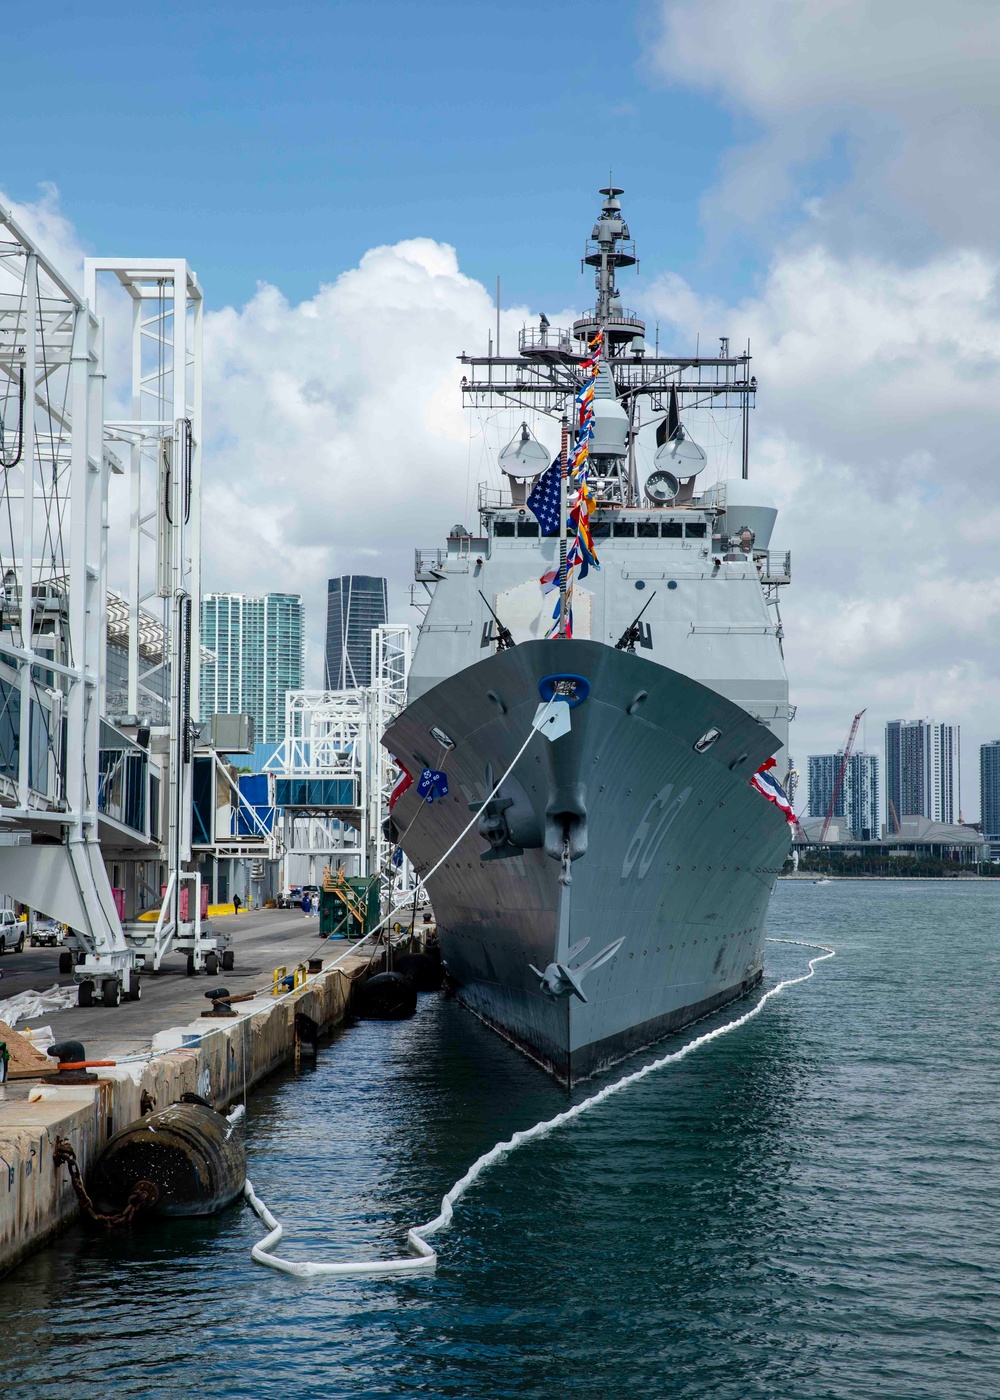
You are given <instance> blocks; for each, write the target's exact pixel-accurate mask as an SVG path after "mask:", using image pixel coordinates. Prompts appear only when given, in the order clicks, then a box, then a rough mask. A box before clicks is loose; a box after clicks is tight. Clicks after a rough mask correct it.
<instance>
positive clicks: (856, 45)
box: [651, 0, 1000, 249]
mask: <svg viewBox="0 0 1000 1400" xmlns="http://www.w3.org/2000/svg"><path fill="white" fill-rule="evenodd" d="M998 59H1000V10H998V8H997V6H996V5H995V4H993V3H990V0H954V3H952V4H950V5H948V6H946V7H942V6H940V5H937V4H935V3H932V0H755V2H754V4H753V5H750V6H741V7H737V8H734V6H733V5H732V4H731V3H730V0H665V2H664V3H663V6H662V31H661V34H660V37H659V42H658V43H657V44H656V46H655V49H654V52H653V54H652V55H651V62H652V65H653V67H654V68H655V69H656V70H658V71H659V72H660V73H661V74H662V75H664V76H665V77H666V78H667V79H668V80H669V81H670V82H672V83H675V84H679V85H683V86H690V87H697V88H699V89H701V90H704V91H708V92H709V93H711V94H713V95H717V96H718V97H719V98H720V99H721V100H722V101H723V103H725V104H726V105H728V106H729V107H730V108H732V109H733V110H734V111H735V112H736V113H738V114H739V116H740V117H741V118H743V119H745V118H746V117H750V118H751V120H752V122H753V123H754V124H755V125H756V127H757V129H758V132H759V137H758V138H757V139H755V140H753V141H751V142H750V143H749V144H747V145H745V146H743V147H741V148H739V149H737V150H734V151H731V152H730V153H728V155H727V157H726V158H725V160H724V162H723V179H722V181H721V183H720V185H719V186H718V187H717V188H716V189H715V190H714V191H713V192H712V194H711V195H710V196H709V199H708V200H707V202H706V209H707V211H708V212H709V214H710V216H711V217H712V218H713V219H714V220H719V221H722V222H724V223H725V224H727V225H731V223H732V222H733V221H734V220H737V221H746V222H750V223H755V222H758V221H764V223H765V225H766V224H767V222H768V220H769V219H770V218H771V217H773V215H774V214H775V211H776V208H777V207H779V206H782V205H785V204H786V203H787V202H788V201H793V202H794V201H799V202H800V204H801V205H802V206H803V207H805V205H806V196H805V192H804V190H805V187H804V185H803V183H802V180H801V178H800V177H801V176H802V175H803V174H804V172H805V170H806V169H807V168H808V167H809V166H810V165H811V164H813V163H815V162H817V161H821V160H824V159H826V158H828V157H829V155H830V153H831V149H833V150H834V151H835V150H836V146H835V144H834V143H836V142H837V141H838V140H841V139H843V140H846V142H847V158H848V160H849V162H850V167H851V168H850V172H849V175H848V176H847V178H846V181H845V183H844V185H843V187H842V188H841V189H839V190H837V189H836V188H834V189H832V190H831V191H830V192H828V194H827V195H826V197H825V198H821V199H819V200H818V201H817V200H814V201H811V202H809V204H808V210H807V212H809V213H811V214H812V215H813V216H814V217H816V218H819V219H820V220H821V221H822V222H823V224H824V226H825V227H826V228H827V230H828V233H827V236H828V237H830V236H834V235H833V233H832V232H831V230H833V229H835V230H836V236H838V237H841V238H845V239H846V238H848V237H850V238H853V239H854V240H855V242H857V241H858V240H860V241H861V242H862V243H867V244H868V245H876V244H878V245H881V246H888V245H890V244H891V243H893V242H895V243H896V244H898V245H902V246H905V247H908V248H911V249H914V248H919V247H920V246H922V243H923V242H924V241H925V238H926V236H931V237H934V236H936V237H944V238H960V239H962V240H963V241H964V242H966V243H974V244H979V243H990V242H991V241H992V233H991V229H992V228H993V227H995V226H996V221H997V217H998V215H1000V191H998V190H997V186H996V182H995V181H994V180H992V179H991V178H990V175H989V172H990V171H991V169H994V168H995V166H996V161H997V156H998V154H1000V86H998V84H997V81H996V73H997V64H998ZM743 124H744V125H745V120H744V122H743ZM914 221H916V224H915V222H914Z"/></svg>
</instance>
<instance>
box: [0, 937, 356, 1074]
mask: <svg viewBox="0 0 1000 1400" xmlns="http://www.w3.org/2000/svg"><path fill="white" fill-rule="evenodd" d="M211 926H212V928H213V929H215V928H223V927H224V928H226V929H228V931H229V932H230V933H231V935H232V937H233V943H232V948H233V951H234V952H235V954H236V966H235V967H234V968H233V970H232V972H221V971H220V972H217V973H216V974H215V976H214V977H211V978H209V977H208V976H207V974H206V973H204V972H202V973H197V974H195V975H194V976H193V977H189V976H187V973H186V971H185V967H186V958H185V957H184V956H183V955H181V954H173V955H170V954H168V955H167V958H166V960H165V962H164V964H163V966H162V967H161V968H160V970H159V972H158V973H156V974H150V973H147V974H146V975H145V976H144V977H143V978H142V998H141V1000H139V1001H137V1002H136V1001H122V1003H121V1005H119V1006H109V1007H105V1006H103V1005H102V1004H101V1003H100V1002H96V1003H95V1004H94V1005H93V1006H90V1007H78V1006H73V1007H70V1008H69V1009H68V1010H66V1011H58V1012H49V1013H46V1014H44V1015H42V1016H38V1017H35V1018H34V1019H33V1020H31V1021H19V1022H18V1024H17V1026H16V1029H17V1030H19V1031H23V1030H24V1029H25V1027H29V1028H31V1027H34V1026H42V1025H45V1026H51V1027H52V1032H53V1034H54V1035H55V1038H56V1040H57V1041H60V1040H81V1041H82V1042H83V1044H84V1045H85V1046H86V1049H87V1057H88V1059H101V1060H104V1059H115V1058H117V1057H118V1056H123V1055H134V1054H137V1053H139V1052H141V1051H143V1050H148V1048H149V1045H150V1041H151V1040H152V1038H153V1036H154V1035H155V1034H156V1032H157V1031H162V1030H166V1029H167V1028H168V1027H170V1026H184V1025H187V1024H188V1023H189V1022H191V1021H194V1020H196V1019H197V1018H198V1017H200V1016H201V1013H202V1012H203V1011H207V1010H208V1009H209V1005H210V1003H209V1002H208V1001H207V1000H206V998H205V992H206V991H207V990H208V989H209V988H210V987H226V988H227V989H228V990H229V991H230V992H232V993H233V994H234V995H237V994H240V993H245V992H249V991H253V990H255V989H263V988H265V987H267V988H270V983H271V979H272V976H273V973H274V970H275V968H278V967H282V966H284V967H287V969H288V972H289V973H291V972H293V971H294V969H295V967H296V966H297V965H298V964H299V963H301V962H305V961H307V960H308V959H309V958H322V959H323V961H324V963H327V962H331V961H332V960H333V959H334V958H336V957H338V956H339V955H340V954H341V953H344V952H346V951H347V950H348V949H349V947H350V945H349V944H348V943H346V942H344V941H343V940H334V941H331V940H329V939H326V938H320V937H319V919H318V918H313V917H309V918H306V917H305V916H304V915H303V913H302V911H301V909H261V910H251V911H249V912H247V913H242V914H238V915H235V916H234V915H232V914H230V915H228V916H225V917H223V918H213V919H212V920H211ZM365 947H366V948H368V947H370V945H367V944H366V945H365ZM60 952H61V949H59V948H29V947H27V945H26V946H25V949H24V952H23V953H5V954H4V955H3V956H0V972H2V973H3V977H2V979H0V1002H3V1001H6V1000H7V998H8V997H12V996H16V995H17V994H18V993H19V992H24V991H28V990H29V989H35V990H37V991H46V990H48V988H49V987H51V986H52V985H53V984H54V983H59V985H60V986H73V985H74V982H73V977H72V974H69V973H67V974H66V975H64V976H60V974H59V954H60ZM237 1009H238V1008H237ZM0 1019H2V1018H0Z"/></svg>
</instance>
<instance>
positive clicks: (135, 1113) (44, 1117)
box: [0, 910, 380, 1273]
mask: <svg viewBox="0 0 1000 1400" xmlns="http://www.w3.org/2000/svg"><path fill="white" fill-rule="evenodd" d="M227 922H232V925H233V930H232V931H233V933H234V934H235V951H236V967H235V969H234V970H233V971H232V972H223V973H219V974H217V975H216V976H215V977H213V978H211V979H206V977H205V976H204V975H201V976H199V977H187V976H186V975H185V974H184V972H183V970H182V969H183V963H182V961H181V960H174V964H172V965H171V966H170V967H165V968H164V969H163V970H162V971H161V974H160V975H158V976H156V977H147V978H145V979H144V981H143V986H142V1000H141V1001H139V1002H124V1003H122V1005H121V1006H118V1007H113V1008H112V1007H108V1008H107V1009H105V1008H103V1007H101V1006H94V1007H90V1008H86V1009H84V1008H79V1007H73V1008H71V1009H69V1010H67V1011H62V1012H59V1013H57V1014H54V1015H51V1016H45V1017H42V1018H39V1019H38V1021H36V1022H30V1023H28V1024H29V1025H37V1024H47V1025H51V1027H52V1029H53V1032H54V1034H55V1037H56V1040H57V1041H59V1040H71V1039H72V1040H79V1041H82V1042H83V1044H84V1045H85V1047H86V1053H87V1058H88V1059H91V1060H94V1059H114V1060H119V1061H124V1060H126V1058H128V1059H129V1061H130V1062H129V1063H120V1064H119V1065H117V1066H116V1067H115V1068H110V1069H101V1070H95V1071H94V1073H95V1075H99V1076H100V1077H99V1078H97V1079H95V1082H94V1083H93V1084H92V1085H90V1084H85V1085H72V1086H71V1085H65V1086H59V1085H54V1084H52V1083H51V1081H50V1080H18V1081H14V1082H11V1083H8V1085H7V1087H6V1094H7V1096H6V1098H5V1099H4V1100H3V1101H0V1273H4V1272H6V1271H8V1270H9V1269H11V1268H13V1267H14V1265H16V1264H17V1263H18V1262H19V1261H20V1260H21V1259H23V1258H25V1257H26V1256H27V1255H28V1254H30V1253H31V1252H32V1251H33V1250H35V1249H38V1248H39V1247H40V1246H41V1245H42V1244H44V1243H45V1241H46V1240H47V1239H49V1238H50V1237H51V1236H52V1235H54V1234H55V1233H56V1232H57V1231H58V1230H60V1229H62V1227H63V1226H64V1225H66V1224H67V1223H68V1222H69V1221H70V1220H72V1219H73V1218H74V1217H75V1215H76V1214H77V1211H78V1205H77V1200H76V1196H75V1195H74V1193H73V1190H72V1187H71V1185H70V1181H69V1174H68V1172H67V1171H66V1169H65V1167H61V1166H60V1167H56V1166H55V1165H54V1164H53V1161H52V1151H53V1148H54V1146H55V1140H56V1138H57V1137H63V1138H67V1139H68V1140H69V1141H70V1142H71V1143H72V1145H73V1148H74V1151H75V1152H76V1156H77V1160H78V1162H79V1163H80V1167H81V1170H82V1171H83V1173H84V1175H86V1172H87V1169H88V1167H89V1165H90V1163H91V1162H92V1161H93V1160H94V1157H95V1156H96V1154H97V1153H99V1152H100V1150H101V1148H102V1147H103V1145H104V1143H105V1142H106V1140H107V1138H108V1137H109V1136H110V1135H111V1134H112V1133H113V1132H116V1131H117V1130H118V1129H119V1128H123V1127H125V1126H126V1125H127V1124H128V1123H130V1122H132V1121H133V1120H134V1119H136V1118H138V1117H139V1116H140V1101H141V1099H142V1095H143V1093H144V1092H145V1093H146V1094H148V1095H149V1096H150V1098H152V1099H153V1101H154V1103H155V1105H156V1106H157V1107H161V1108H162V1107H164V1106H165V1105H167V1104H169V1103H172V1102H174V1101H175V1100H176V1099H178V1098H179V1097H180V1095H181V1094H183V1093H185V1092H191V1093H196V1094H200V1095H201V1097H202V1098H204V1099H207V1100H208V1102H209V1103H211V1104H213V1105H214V1106H215V1107H216V1108H219V1109H224V1108H227V1107H228V1106H229V1105H230V1104H232V1103H234V1102H237V1101H238V1100H240V1099H242V1098H243V1096H244V1093H245V1092H247V1091H249V1090H250V1089H251V1088H252V1087H253V1085H254V1084H256V1083H257V1082H258V1081H259V1080H261V1079H263V1078H264V1077H265V1076H266V1075H268V1074H270V1073H271V1072H272V1071H273V1070H275V1069H277V1068H278V1067H279V1066H280V1065H282V1064H283V1063H284V1062H285V1061H286V1060H287V1059H288V1058H289V1057H290V1056H292V1055H293V1054H294V1052H295V1017H296V1013H302V1014H304V1015H306V1016H308V1017H310V1018H311V1020H312V1021H314V1022H315V1023H316V1024H317V1026H318V1027H319V1029H320V1031H321V1032H323V1031H328V1030H330V1029H332V1028H333V1027H334V1026H336V1025H338V1024H339V1023H340V1022H341V1021H342V1020H343V1019H344V1016H345V1015H346V1013H347V1010H348V1006H349V1003H350V996H351V987H352V979H354V978H358V977H361V976H363V975H365V974H366V973H367V972H368V971H377V970H378V967H379V965H380V963H379V962H375V963H374V964H373V963H372V962H371V953H370V945H366V946H365V947H364V948H363V949H362V950H361V952H360V953H354V952H352V951H351V950H350V947H349V945H347V944H345V943H343V942H333V943H331V942H327V941H326V940H321V939H319V938H318V937H317V923H318V921H317V920H316V919H304V918H303V916H302V915H301V913H300V912H298V911H294V910H293V911H276V910H268V911H263V912H261V913H249V914H245V915H241V916H239V917H238V918H236V919H235V920H231V921H227ZM345 954H346V956H345ZM308 958H322V961H323V964H324V971H323V972H321V973H319V974H318V975H314V976H313V977H311V978H310V980H309V981H308V983H307V984H306V985H305V986H303V987H301V988H300V989H299V990H297V991H295V992H294V993H292V994H291V995H285V996H279V997H276V996H274V995H273V993H272V990H271V985H270V984H271V981H272V977H273V973H274V970H275V969H276V968H278V967H285V968H287V971H288V973H289V974H292V973H293V972H294V969H295V967H296V966H297V965H299V964H300V963H302V962H304V961H306V960H307V959H308ZM57 962H58V951H57V950H56V949H37V950H34V951H33V952H31V953H30V954H29V953H28V952H25V953H24V954H19V955H16V954H14V955H10V956H7V957H4V958H3V959H2V962H0V968H2V971H3V973H4V977H3V980H2V981H0V1000H2V999H4V998H6V997H9V996H12V995H14V994H15V993H16V992H18V991H23V990H25V989H26V987H27V986H35V987H38V988H47V987H50V986H51V985H52V984H53V982H56V981H59V982H64V983H67V984H68V983H70V982H71V979H70V978H60V977H59V976H58V975H57V974H56V973H55V968H56V967H57ZM334 962H336V963H337V966H336V967H331V966H330V964H332V963H334ZM19 964H20V965H19ZM50 969H51V972H50ZM12 974H16V975H12ZM217 986H225V987H226V988H227V989H228V990H229V991H230V992H231V993H232V994H234V995H235V994H238V993H243V992H249V991H256V992H257V993H258V995H256V996H255V997H254V999H253V1000H252V1001H249V1002H245V1003H240V1004H238V1005H237V1006H236V1007H235V1008H234V1009H235V1010H237V1011H238V1012H239V1013H240V1014H239V1017H238V1019H231V1020H230V1019H217V1018H210V1017H205V1018H203V1017H202V1014H201V1013H202V1012H203V1011H206V1010H208V1009H209V1008H210V1003H209V1002H208V1001H207V1000H206V998H205V995H204V993H205V991H206V990H207V988H208V987H217ZM24 1028H25V1026H24V1023H19V1024H18V1026H17V1029H18V1030H19V1031H23V1030H24ZM40 1086H41V1097H40V1098H36V1101H35V1102H31V1101H30V1100H29V1094H31V1093H32V1092H33V1091H34V1092H35V1094H36V1095H37V1094H38V1092H39V1089H40Z"/></svg>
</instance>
